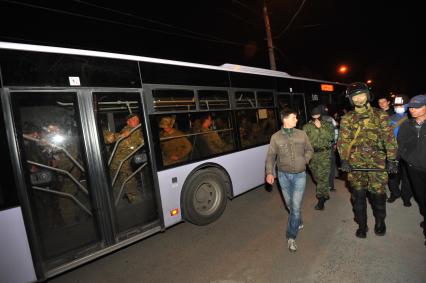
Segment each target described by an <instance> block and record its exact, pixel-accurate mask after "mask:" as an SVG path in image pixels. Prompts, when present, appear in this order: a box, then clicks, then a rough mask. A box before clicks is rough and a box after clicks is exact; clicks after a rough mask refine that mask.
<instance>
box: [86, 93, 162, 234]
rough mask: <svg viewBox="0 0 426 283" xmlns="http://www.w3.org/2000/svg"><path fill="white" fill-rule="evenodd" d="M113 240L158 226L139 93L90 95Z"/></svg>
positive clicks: (146, 136)
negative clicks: (112, 223) (106, 184)
mask: <svg viewBox="0 0 426 283" xmlns="http://www.w3.org/2000/svg"><path fill="white" fill-rule="evenodd" d="M92 99H93V104H94V105H93V106H94V107H93V108H94V110H95V117H94V118H95V119H96V123H97V131H98V137H99V140H100V144H101V152H102V156H103V164H104V171H105V172H106V175H108V189H109V196H110V197H109V199H110V207H112V213H113V216H114V220H115V231H116V235H115V237H116V239H117V240H118V241H121V240H125V239H127V238H129V237H132V236H135V235H138V234H141V233H143V232H145V231H147V230H149V229H150V228H152V227H157V226H159V223H160V221H159V215H160V214H159V213H158V206H157V201H156V199H157V198H156V194H155V190H154V180H153V172H152V167H151V158H150V154H149V146H148V140H149V139H150V138H151V137H149V136H148V135H147V132H148V131H146V129H145V126H146V125H147V123H145V117H144V115H143V110H142V103H141V93H140V92H139V91H134V92H125V91H123V92H118V91H117V92H105V91H94V92H93V93H92Z"/></svg>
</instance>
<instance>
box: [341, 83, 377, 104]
mask: <svg viewBox="0 0 426 283" xmlns="http://www.w3.org/2000/svg"><path fill="white" fill-rule="evenodd" d="M361 93H365V94H367V102H368V101H370V99H371V97H370V96H371V95H370V89H369V88H368V86H367V84H366V83H363V82H355V83H351V84H350V85H349V86H348V87H347V89H346V97H347V98H349V101H350V103H351V104H352V105H353V101H352V97H353V96H355V95H357V94H361Z"/></svg>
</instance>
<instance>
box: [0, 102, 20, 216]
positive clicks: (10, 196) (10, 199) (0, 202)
mask: <svg viewBox="0 0 426 283" xmlns="http://www.w3.org/2000/svg"><path fill="white" fill-rule="evenodd" d="M1 106H2V105H1V100H0V109H2V107H1ZM8 148H9V147H8V145H7V140H6V127H5V124H4V119H3V112H2V113H1V114H0V154H1V157H2V162H3V164H11V160H10V152H9V150H8ZM2 176H8V177H7V178H0V211H1V210H3V209H6V208H11V207H14V206H17V205H18V196H17V193H16V186H15V183H14V180H13V172H12V167H11V166H2Z"/></svg>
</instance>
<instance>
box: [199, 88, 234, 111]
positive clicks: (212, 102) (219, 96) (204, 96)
mask: <svg viewBox="0 0 426 283" xmlns="http://www.w3.org/2000/svg"><path fill="white" fill-rule="evenodd" d="M198 101H199V103H200V109H207V110H209V109H229V97H228V92H227V91H224V90H199V91H198Z"/></svg>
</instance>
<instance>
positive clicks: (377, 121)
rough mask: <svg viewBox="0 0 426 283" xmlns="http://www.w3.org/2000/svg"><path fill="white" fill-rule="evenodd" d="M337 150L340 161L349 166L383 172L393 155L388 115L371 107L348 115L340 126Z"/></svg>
mask: <svg viewBox="0 0 426 283" xmlns="http://www.w3.org/2000/svg"><path fill="white" fill-rule="evenodd" d="M337 148H338V151H339V154H340V158H341V159H342V160H348V161H349V163H350V164H351V165H353V166H356V167H362V168H384V167H385V160H386V158H387V159H396V154H397V143H396V140H395V136H394V135H393V131H392V129H391V127H390V123H389V116H388V114H387V113H386V112H384V111H381V110H379V109H377V108H374V107H371V106H369V108H368V110H367V111H366V112H364V113H357V112H356V111H350V112H348V113H347V114H346V115H344V116H343V117H342V120H341V123H340V136H339V140H338V142H337Z"/></svg>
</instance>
